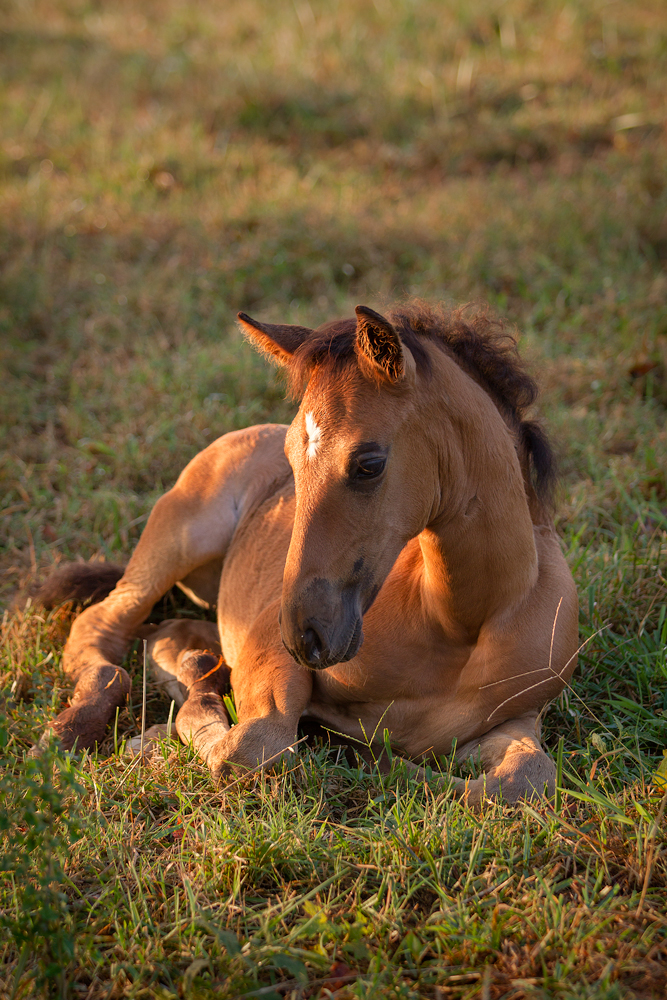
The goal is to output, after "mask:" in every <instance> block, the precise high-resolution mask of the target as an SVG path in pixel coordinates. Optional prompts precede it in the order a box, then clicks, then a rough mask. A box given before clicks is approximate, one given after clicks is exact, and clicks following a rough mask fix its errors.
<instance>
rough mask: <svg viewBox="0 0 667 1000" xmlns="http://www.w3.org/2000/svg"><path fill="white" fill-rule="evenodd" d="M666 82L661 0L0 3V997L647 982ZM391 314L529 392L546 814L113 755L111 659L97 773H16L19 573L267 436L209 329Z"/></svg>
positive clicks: (506, 988) (306, 774) (59, 697)
mask: <svg viewBox="0 0 667 1000" xmlns="http://www.w3.org/2000/svg"><path fill="white" fill-rule="evenodd" d="M666 89H667V10H666V9H665V6H664V3H663V0H636V2H634V3H620V2H609V3H603V2H601V0H600V2H598V0H589V2H585V0H569V2H567V3H564V0H541V2H540V3H537V2H535V0H506V2H504V3H500V2H498V0H493V2H492V0H468V2H463V0H447V2H443V0H440V2H437V0H420V2H419V3H417V2H416V0H373V2H371V0H338V2H334V0H293V2H292V3H285V4H278V3H271V2H269V0H236V2H235V3H227V4H223V3H214V2H212V0H198V2H196V3H190V4H185V3H184V2H182V0H181V2H178V0H144V2H143V3H138V2H137V0H118V2H117V3H114V4H104V3H102V2H100V0H48V2H47V0H24V2H20V3H19V2H18V0H0V108H1V109H2V110H1V113H0V357H1V358H2V369H1V370H2V391H1V392H0V422H1V425H2V428H3V430H2V434H3V451H2V455H1V457H0V476H1V481H2V494H3V499H2V511H1V514H0V570H1V573H2V576H1V582H0V614H2V613H3V612H4V617H3V619H2V629H3V633H2V645H1V648H2V656H1V659H0V691H1V692H2V699H3V701H2V703H1V704H2V705H4V707H3V708H2V709H1V712H2V713H4V714H3V715H1V716H0V745H1V746H2V750H1V753H2V763H3V767H2V771H1V772H0V794H1V797H2V810H3V815H2V816H0V870H1V871H2V873H3V874H2V880H1V881H0V925H1V927H2V931H1V933H0V996H2V997H7V998H9V997H11V998H16V1000H18V998H27V997H32V996H42V995H44V996H46V995H58V996H63V997H73V998H81V1000H84V998H86V1000H102V998H110V1000H111V998H113V1000H115V998H120V997H137V998H149V997H155V998H160V1000H167V998H169V997H192V998H198V997H209V996H215V997H220V998H221V1000H225V998H228V1000H230V998H232V997H241V996H244V997H263V998H265V1000H268V998H271V997H282V996H286V997H294V998H301V997H303V998H305V997H329V996H332V995H335V996H336V997H339V998H344V1000H347V998H352V997H360V998H361V997H369V998H370V997H395V998H411V997H415V998H416V997H427V998H433V1000H441V998H445V997H447V998H449V997H454V998H473V997H479V998H480V1000H497V998H500V997H506V998H508V1000H509V998H511V1000H521V998H524V997H525V998H540V1000H546V998H558V1000H561V998H563V1000H564V998H581V1000H588V998H595V1000H602V998H605V1000H606V998H608V1000H621V998H625V997H628V998H631V997H637V998H642V1000H644V998H647V1000H648V998H651V997H655V998H658V997H664V996H665V995H666V994H667V915H666V913H667V906H666V903H667V835H666V832H665V830H666V825H667V821H666V819H665V812H664V810H665V802H666V801H667V799H666V798H665V797H662V798H661V792H660V791H659V790H658V788H657V787H656V785H655V784H654V783H653V780H652V779H653V775H654V773H655V770H656V768H657V766H658V763H659V760H660V759H661V754H662V750H663V748H665V747H667V660H666V650H667V617H666V608H667V580H666V579H665V577H666V575H667V571H666V568H665V567H666V565H667V561H666V556H667V428H666V421H665V418H666V416H667V172H666V171H665V162H666V159H667V118H666V114H667V112H666V106H665V93H666ZM413 295H418V296H421V297H424V298H426V299H438V300H440V299H444V300H447V301H451V302H465V301H483V302H489V303H490V304H491V306H492V308H493V309H495V310H496V311H497V312H498V313H499V314H500V315H502V316H503V317H504V318H505V319H506V320H507V322H508V323H509V324H510V325H513V326H515V327H516V329H517V331H519V343H520V349H521V351H522V353H523V354H524V355H525V356H526V357H527V358H528V359H529V362H530V366H531V369H532V370H533V371H534V373H535V374H536V375H537V377H538V379H539V382H540V385H541V388H542V394H541V397H540V402H539V407H538V411H537V412H538V415H539V416H540V418H541V419H543V421H544V423H545V425H546V426H547V428H548V430H549V432H550V434H551V436H552V439H553V442H554V444H555V447H556V450H557V453H558V456H559V462H560V470H561V482H560V487H559V494H558V522H557V523H558V530H559V532H560V535H561V537H562V544H563V548H564V551H565V552H566V553H567V557H568V560H569V562H570V565H571V567H572V570H573V573H574V575H575V579H576V581H577V585H578V589H579V594H580V599H581V616H580V630H581V641H582V643H585V645H584V648H583V651H582V655H581V658H580V666H579V668H578V670H577V673H576V674H575V677H574V679H573V683H572V687H571V689H569V690H567V691H566V692H564V694H563V695H562V696H561V697H560V698H559V699H558V701H557V702H556V703H554V704H552V705H551V706H550V708H549V710H548V712H547V714H546V717H545V720H544V732H545V741H546V744H547V745H548V747H549V748H550V750H551V752H552V753H553V754H554V756H555V755H557V754H558V755H559V759H560V760H561V762H562V766H561V775H562V780H561V785H562V790H561V791H560V792H559V793H558V797H557V799H556V800H555V801H554V802H553V803H552V804H550V805H547V804H543V805H541V806H529V805H524V806H521V807H516V808H509V807H506V806H502V805H498V804H495V805H493V804H488V805H487V806H485V807H484V808H483V809H482V811H481V812H479V813H473V812H471V811H470V810H468V809H467V808H466V807H464V806H461V805H459V804H457V803H456V802H455V801H453V799H452V798H451V796H450V795H449V794H447V793H443V792H441V791H440V790H439V788H438V786H437V785H435V784H432V785H431V784H426V785H424V784H419V783H415V782H414V781H413V780H411V779H410V780H408V779H407V777H406V776H405V775H401V773H400V769H399V770H398V772H397V773H396V774H395V775H393V776H391V777H389V778H382V777H381V776H379V775H378V774H376V773H374V772H369V771H368V770H363V769H362V768H357V769H354V768H351V767H350V766H348V765H347V764H346V763H345V762H344V761H340V760H337V758H336V757H335V755H334V756H332V757H327V754H326V753H325V751H324V750H312V751H308V750H304V751H303V752H302V754H301V757H300V759H299V763H298V765H296V766H295V767H294V768H293V770H292V771H291V772H289V773H284V774H282V775H278V776H266V775H265V776H262V777H258V778H257V779H256V780H255V781H254V782H252V781H251V782H250V783H246V784H245V785H244V784H239V785H235V786H233V787H228V788H224V787H222V788H217V787H215V786H214V785H213V783H212V781H211V779H210V777H209V775H208V773H207V771H206V770H205V769H204V768H203V767H202V766H201V765H200V763H199V762H198V761H197V759H196V758H195V757H194V755H193V754H192V753H191V751H190V750H189V749H188V748H187V747H184V746H181V747H179V746H176V745H174V746H173V748H172V750H171V751H170V752H166V751H165V754H164V756H163V758H161V759H160V761H159V762H158V763H157V764H156V765H155V766H152V767H149V766H146V765H143V766H137V763H136V761H134V762H131V761H129V760H128V758H127V757H124V756H123V754H122V748H123V744H124V741H125V740H126V738H130V737H132V736H134V735H136V733H137V732H138V726H139V725H140V719H141V697H142V692H141V686H142V679H141V664H140V655H139V650H138V647H137V648H136V649H135V651H134V653H133V655H132V658H131V665H132V666H131V668H132V670H133V671H134V685H135V686H134V690H133V695H132V701H131V704H130V705H129V706H128V708H127V709H126V710H124V711H123V712H121V713H120V715H119V717H118V719H117V722H116V726H115V728H114V731H113V732H110V733H109V738H108V740H107V741H106V742H105V743H104V745H102V746H100V747H99V749H98V752H97V753H96V754H92V755H84V756H83V757H81V756H79V757H73V758H62V757H58V756H57V755H56V756H53V758H51V757H47V758H44V759H42V760H41V761H39V762H37V763H35V762H32V763H31V762H26V761H25V759H24V757H25V752H26V751H27V749H28V748H29V747H30V745H31V744H32V743H33V742H34V740H35V739H36V738H38V737H39V735H40V733H41V732H42V730H43V727H44V725H45V722H46V721H47V719H49V718H51V717H52V716H53V714H54V713H55V712H56V711H57V710H58V709H59V708H61V707H62V706H63V705H64V704H65V703H66V699H67V696H68V693H69V688H68V683H67V681H66V678H65V676H64V674H63V673H62V671H61V669H60V652H61V649H62V644H63V641H64V638H65V636H66V634H67V629H68V626H69V621H70V617H71V613H70V611H68V609H67V608H64V609H59V610H56V611H55V612H52V613H50V614H48V615H47V614H45V613H43V612H40V611H39V609H36V608H34V607H33V606H31V605H30V604H28V606H27V607H26V606H25V595H26V593H28V591H29V589H30V587H31V585H32V584H33V583H34V582H35V581H37V580H39V579H43V578H44V577H45V576H46V575H47V574H48V572H49V570H50V568H52V567H53V566H54V565H56V564H57V563H59V562H60V561H63V560H68V559H73V558H85V559H89V558H103V559H108V560H113V561H123V560H125V559H127V557H128V556H129V553H130V552H131V550H132V547H133V545H134V544H135V543H136V540H137V538H138V537H139V535H140V533H141V530H142V526H143V524H144V522H145V520H146V518H147V516H148V513H149V511H150V509H151V507H152V505H153V503H154V502H155V500H156V499H157V497H158V496H159V495H160V494H161V492H163V491H164V489H166V488H168V487H169V486H170V485H171V484H172V483H173V481H174V480H175V478H176V476H177V474H178V472H179V471H180V469H181V468H182V467H183V466H184V464H185V463H186V462H187V461H188V460H189V459H190V458H191V457H192V456H193V455H194V454H195V453H196V452H197V451H198V450H199V449H201V448H202V447H203V446H204V445H205V444H206V443H207V442H209V441H211V440H212V439H214V438H215V437H216V436H218V435H220V434H222V433H224V432H226V431H229V430H231V429H233V428H238V427H243V426H245V425H247V424H250V423H258V422H262V421H265V420H278V421H285V422H286V421H289V420H290V418H291V415H292V414H293V413H294V405H293V404H292V403H291V402H289V401H288V400H286V399H285V392H284V387H283V384H282V382H281V380H280V377H279V375H278V374H277V373H276V372H275V371H274V370H273V369H271V368H270V367H269V366H268V365H267V364H266V363H265V361H263V360H262V359H261V358H259V357H258V356H257V355H255V354H254V353H253V352H252V351H251V349H250V348H249V346H248V345H247V344H246V343H245V342H244V341H243V340H242V338H241V337H240V335H239V333H238V331H237V330H236V327H235V322H234V316H235V314H236V311H237V310H239V309H244V310H246V311H248V312H250V313H251V314H252V315H254V316H256V317H258V318H262V319H265V320H269V321H271V320H273V321H278V320H280V321H284V322H298V323H301V324H309V325H317V324H319V323H321V322H323V321H325V320H326V319H330V318H334V317H336V316H340V315H349V314H350V312H351V310H352V308H353V306H354V304H355V303H357V302H362V303H365V304H367V305H369V306H371V307H372V308H376V309H380V310H381V309H382V307H383V305H386V304H387V303H390V302H392V301H394V300H395V299H397V298H401V297H404V296H413ZM17 595H23V599H22V600H19V601H18V603H17V601H16V597H17ZM169 601H172V604H169ZM174 613H175V611H174V608H173V599H172V598H169V599H168V601H167V604H165V605H164V606H163V607H162V608H159V609H156V612H155V614H156V615H157V614H163V615H164V614H167V615H168V616H171V615H173V614H174ZM177 613H179V614H183V615H196V614H197V613H198V612H197V611H196V609H195V608H194V606H192V605H188V604H187V602H186V601H185V599H183V600H182V602H181V603H180V604H179V606H178V609H177ZM168 712H169V703H168V702H166V701H165V700H164V699H163V697H162V696H161V695H160V693H159V691H158V690H157V688H155V687H154V686H153V685H152V684H149V690H148V722H149V723H152V722H155V721H166V718H167V714H168ZM445 765H446V762H445Z"/></svg>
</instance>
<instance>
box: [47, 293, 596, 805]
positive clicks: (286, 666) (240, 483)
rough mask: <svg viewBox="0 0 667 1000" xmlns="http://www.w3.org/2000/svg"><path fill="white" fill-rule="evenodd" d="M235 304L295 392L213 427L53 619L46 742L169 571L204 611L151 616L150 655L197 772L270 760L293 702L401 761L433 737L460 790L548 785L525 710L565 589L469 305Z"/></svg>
mask: <svg viewBox="0 0 667 1000" xmlns="http://www.w3.org/2000/svg"><path fill="white" fill-rule="evenodd" d="M239 320H240V323H241V325H242V327H243V329H244V331H245V332H246V334H247V336H248V337H249V338H250V339H251V340H252V341H254V343H255V344H257V345H258V346H259V347H260V348H261V349H262V350H263V351H265V352H266V353H267V354H269V355H271V356H272V357H273V358H274V359H275V360H276V361H277V363H278V364H280V365H282V366H284V367H285V368H286V369H287V373H288V377H289V378H290V380H291V383H292V386H293V387H295V388H297V389H300V390H302V393H303V394H302V398H301V405H300V408H299V411H298V413H297V415H296V417H295V418H294V420H293V422H292V424H291V425H290V426H289V427H284V426H279V425H271V424H269V425H263V426H258V427H250V428H247V429H246V430H243V431H236V432H233V433H231V434H226V435H225V436H224V437H221V438H219V439H218V440H217V441H215V442H214V443H213V444H211V445H210V446H209V447H208V448H206V449H205V450H204V451H203V452H201V453H200V454H199V455H197V456H196V457H195V458H194V459H193V460H192V461H191V462H190V464H189V465H188V466H187V467H186V469H185V470H184V471H183V472H182V473H181V475H180V477H179V478H178V481H177V482H176V485H175V486H174V487H173V489H172V490H170V491H169V492H168V493H167V494H166V495H165V496H163V497H162V498H161V499H160V500H159V501H158V503H157V504H156V506H155V508H154V510H153V512H152V513H151V516H150V518H149V520H148V523H147V525H146V529H145V531H144V533H143V535H142V537H141V540H140V542H139V544H138V546H137V548H136V551H135V552H134V554H133V556H132V558H131V559H130V562H129V564H128V566H127V568H126V570H125V572H124V573H123V575H122V577H121V578H120V580H119V581H118V583H117V585H116V587H115V589H113V590H112V591H111V593H109V595H108V596H107V597H106V599H105V600H103V601H101V603H98V604H95V605H92V606H90V607H88V608H87V609H86V610H85V611H83V613H82V614H81V615H80V616H79V617H78V618H77V619H76V620H75V622H74V624H73V627H72V631H71V635H70V637H69V640H68V642H67V645H66V647H65V652H64V664H65V668H66V670H67V671H68V672H69V673H70V674H71V675H72V677H73V678H74V679H75V681H76V687H75V691H74V695H73V698H72V701H71V705H70V707H69V708H68V709H66V710H65V711H64V712H62V713H61V714H60V715H59V716H58V717H57V718H56V719H55V721H54V723H53V729H54V730H55V732H56V734H57V735H58V736H59V737H60V740H61V742H62V744H63V745H64V746H65V747H72V746H73V745H74V744H75V743H76V744H77V745H78V746H79V747H84V746H90V745H92V744H93V743H94V742H95V740H98V739H100V738H101V737H102V735H103V733H104V731H105V727H106V726H107V723H108V721H109V719H110V717H111V715H112V713H113V712H114V711H115V708H116V706H118V705H120V704H122V703H123V702H124V700H125V698H126V696H127V693H128V690H129V685H130V682H129V677H128V675H127V674H126V672H125V670H124V669H123V668H122V667H121V666H120V664H121V662H122V660H123V656H124V654H125V652H126V649H127V646H128V644H129V642H130V641H131V640H132V639H133V638H134V637H136V636H137V634H139V633H140V632H141V628H140V626H141V624H142V623H143V622H144V621H145V620H146V618H147V616H148V615H149V613H150V610H151V608H152V607H153V605H154V603H155V601H156V600H157V599H158V598H160V597H161V596H162V595H163V594H164V593H165V592H166V591H167V590H168V589H169V588H170V587H171V586H172V585H173V584H175V583H178V585H179V586H180V587H181V588H182V589H183V590H184V591H185V593H186V594H188V595H189V596H191V597H192V598H193V599H194V600H196V601H197V602H198V603H199V604H200V605H203V606H207V607H213V606H215V607H216V608H217V617H218V621H217V627H216V626H214V625H213V624H211V623H207V622H193V621H191V620H188V621H185V620H181V621H179V620H172V621H170V622H166V623H163V624H162V625H160V626H158V627H157V628H155V629H154V630H153V631H152V634H151V635H150V639H149V652H150V658H151V662H152V664H153V666H154V669H155V670H156V671H157V674H158V677H159V678H160V679H161V681H162V683H163V684H164V685H165V687H166V688H167V690H168V691H169V693H170V694H171V696H172V697H173V698H175V699H176V701H177V704H178V705H179V706H181V707H180V710H179V714H178V717H177V721H176V727H177V730H178V732H179V734H180V736H181V738H182V739H184V740H186V741H190V740H191V741H192V743H193V744H194V746H195V748H196V749H197V751H198V752H199V754H201V756H202V757H203V759H204V760H206V761H207V763H208V764H209V766H210V767H211V769H212V771H213V772H214V774H216V775H220V774H226V773H229V772H231V771H234V772H242V771H243V769H248V768H251V769H252V768H256V767H258V766H261V765H263V764H265V763H274V762H276V761H279V760H280V759H281V755H282V754H284V753H286V752H287V751H288V748H289V747H290V745H291V744H292V743H293V742H294V741H295V739H296V733H297V728H298V725H299V723H300V720H302V719H310V720H317V721H318V722H319V723H320V724H322V725H323V726H324V727H328V728H330V729H331V730H333V731H335V732H336V733H339V734H345V735H346V736H347V737H349V738H351V739H353V740H360V741H364V740H365V738H366V734H374V733H376V732H377V731H378V729H379V730H387V731H388V733H389V739H390V741H391V745H392V747H393V749H394V750H395V752H396V753H398V754H400V755H402V756H404V757H405V758H406V759H408V760H410V761H414V762H417V761H423V760H424V759H427V760H428V759H431V760H432V759H433V758H436V759H437V758H439V757H441V756H442V755H445V754H449V753H450V752H451V750H452V746H453V745H454V743H455V744H456V754H457V756H458V758H459V759H461V760H464V759H466V758H469V757H472V756H474V757H476V758H478V759H479V760H480V761H481V765H482V768H483V770H484V772H485V773H484V774H483V775H482V777H480V778H477V779H474V780H468V781H463V780H460V779H455V788H456V792H457V794H460V795H462V796H466V797H467V798H468V800H469V801H470V802H474V803H477V802H479V801H480V800H481V798H482V797H483V796H484V795H485V794H486V795H491V796H494V795H498V794H502V795H503V796H504V798H505V799H506V800H508V801H516V800H517V799H519V798H525V797H530V796H532V795H542V794H544V793H545V790H546V792H547V793H550V792H551V791H552V790H553V787H554V777H555V769H554V766H553V763H552V762H551V760H550V759H549V757H548V756H547V755H546V754H545V752H544V751H543V749H542V747H541V745H540V743H539V731H538V729H539V726H538V718H539V714H540V711H541V709H542V708H543V707H544V705H545V704H546V702H547V701H548V700H549V699H551V698H553V697H554V696H555V695H557V694H558V693H559V692H560V691H561V690H562V688H563V686H564V685H565V683H566V682H567V680H568V679H569V677H570V675H571V673H572V671H573V669H574V667H575V663H576V651H577V611H578V603H577V596H576V593H575V588H574V584H573V581H572V577H571V574H570V571H569V569H568V567H567V564H566V562H565V559H564V557H563V555H562V552H561V550H560V546H559V543H558V539H557V537H556V534H555V532H554V527H553V523H552V520H551V517H550V513H549V511H550V508H549V503H548V498H547V493H548V480H549V475H550V471H551V466H550V452H549V448H548V444H547V442H546V439H545V438H544V435H543V433H542V431H541V430H540V428H539V427H538V426H537V425H535V424H533V423H530V422H527V421H526V420H525V419H524V413H525V409H526V407H527V406H528V405H529V404H530V403H531V402H532V401H533V399H534V398H535V394H536V390H535V385H534V383H533V382H532V380H531V379H530V378H529V376H528V375H527V374H526V373H525V371H524V370H523V368H522V367H521V364H520V362H519V360H518V358H517V356H516V353H515V350H514V342H513V341H512V340H511V338H509V337H507V336H506V335H505V334H503V332H502V328H501V327H500V325H499V324H498V323H497V322H494V321H493V320H491V319H489V318H488V316H487V315H486V314H485V313H483V312H480V313H477V314H475V315H472V316H466V314H465V313H463V312H461V311H458V312H448V311H446V310H444V309H430V308H428V307H426V306H424V305H421V304H420V305H411V306H407V307H402V308H396V309H394V310H392V311H390V312H389V313H388V315H387V317H384V316H380V315H379V314H377V313H375V312H373V311H372V310H370V309H368V308H366V307H362V306H359V307H357V310H356V320H343V321H339V322H334V323H329V324H327V325H325V326H323V327H320V328H319V329H318V330H315V331H313V330H309V329H306V328H304V327H295V326H281V325H277V326H276V325H268V324H263V323H258V322H256V321H254V320H252V319H250V318H249V317H248V316H246V315H244V314H240V315H239ZM304 385H305V389H304V388H303V387H304ZM66 572H67V571H65V574H64V575H65V576H66ZM79 572H80V568H79ZM94 572H95V570H94V567H91V569H90V573H91V577H92V576H93V575H94ZM204 650H207V651H208V653H205V652H203V651H204ZM220 653H221V654H222V656H223V657H224V667H223V668H219V669H217V670H215V669H214V667H215V666H216V664H217V663H218V662H219V661H218V659H216V657H218V655H219V654H220ZM220 662H221V661H220ZM229 680H231V685H232V688H233V691H234V695H235V700H236V707H237V712H238V720H239V721H238V724H237V725H234V726H232V725H230V721H229V719H228V717H227V714H226V712H225V708H224V703H223V701H222V698H221V693H222V691H223V686H224V684H225V683H227V682H228V681H229Z"/></svg>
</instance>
